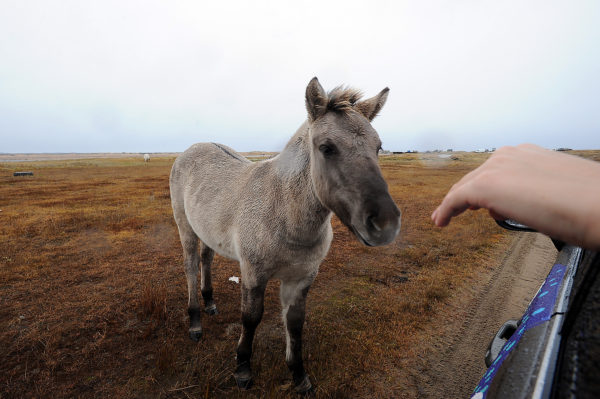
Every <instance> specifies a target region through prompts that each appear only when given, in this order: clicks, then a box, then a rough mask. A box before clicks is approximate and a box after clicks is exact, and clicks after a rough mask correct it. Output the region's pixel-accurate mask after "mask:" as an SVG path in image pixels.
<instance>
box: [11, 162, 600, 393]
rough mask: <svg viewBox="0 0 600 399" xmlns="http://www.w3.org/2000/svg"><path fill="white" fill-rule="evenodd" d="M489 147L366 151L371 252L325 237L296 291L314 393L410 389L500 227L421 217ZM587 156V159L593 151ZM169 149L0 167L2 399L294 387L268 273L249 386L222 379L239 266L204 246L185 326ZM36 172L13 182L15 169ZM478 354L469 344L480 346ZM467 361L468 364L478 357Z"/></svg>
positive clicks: (499, 242) (230, 345)
mask: <svg viewBox="0 0 600 399" xmlns="http://www.w3.org/2000/svg"><path fill="white" fill-rule="evenodd" d="M488 156H489V154H473V153H461V152H454V153H453V158H440V157H439V156H438V155H437V154H401V155H387V156H381V157H380V165H381V168H382V172H383V175H384V177H385V179H386V181H387V182H388V184H389V189H390V193H391V195H392V197H393V198H394V200H395V202H396V203H397V205H398V206H399V208H400V209H401V210H402V213H403V225H402V232H401V233H400V236H399V237H398V238H397V239H396V241H395V242H394V243H392V244H390V245H388V246H385V247H377V248H369V247H365V246H363V245H361V244H360V243H359V242H358V241H357V240H356V239H355V238H354V236H353V234H352V233H351V232H350V231H348V229H347V228H346V227H344V226H343V225H342V224H341V222H340V221H339V220H338V219H336V218H335V217H334V218H333V222H332V223H333V230H334V239H333V242H332V245H331V250H330V252H329V254H328V255H327V258H326V259H325V261H324V262H323V263H322V265H321V267H320V271H319V274H318V276H317V278H316V280H315V282H314V283H313V285H312V288H311V294H310V295H309V297H308V301H307V306H306V310H307V314H306V323H305V329H304V353H305V366H306V370H307V372H308V373H309V374H310V376H311V378H312V380H313V384H314V386H315V388H316V396H317V397H325V398H329V397H374V396H375V397H377V396H381V397H407V398H412V397H417V396H419V395H420V393H421V391H420V386H421V385H422V384H423V381H424V379H423V375H426V374H427V372H428V370H429V368H428V364H431V362H432V361H442V359H431V358H430V357H431V353H432V351H431V348H432V347H433V346H435V345H436V342H437V340H438V339H439V334H440V331H441V329H440V328H439V327H440V326H443V325H444V323H445V320H449V319H451V318H454V317H457V316H456V315H455V314H453V313H452V312H449V309H452V308H453V307H452V304H453V301H455V300H456V299H457V298H459V297H461V296H464V295H469V292H470V288H471V287H473V286H474V285H476V284H477V283H478V276H479V275H480V274H481V273H485V272H486V271H488V272H489V270H491V269H492V268H493V267H494V266H495V265H496V264H497V263H498V262H500V260H501V257H502V253H503V252H504V251H505V250H506V248H507V247H508V245H509V242H510V237H511V234H512V233H510V232H505V231H503V230H502V229H500V228H499V227H497V226H496V224H495V223H494V222H493V221H492V220H490V219H489V217H488V216H487V214H486V213H485V212H484V211H478V212H469V213H467V214H465V215H463V216H461V217H459V218H457V219H456V220H454V221H453V223H452V224H451V225H450V226H449V227H448V228H446V229H437V228H434V227H433V226H432V225H431V222H430V219H429V215H430V213H431V211H432V210H433V209H434V208H435V206H436V205H437V204H438V203H439V201H440V200H441V199H442V197H443V195H444V194H445V193H446V191H447V190H448V188H449V187H450V186H451V185H452V184H453V183H454V182H455V181H457V180H458V179H459V178H460V177H461V176H462V175H464V174H465V173H467V172H469V171H470V170H472V169H474V168H475V167H476V166H478V165H479V164H480V163H481V162H483V160H485V159H486V158H487V157H488ZM591 157H592V158H596V159H598V154H597V153H594V154H593V156H591ZM173 161H174V158H158V157H154V158H153V159H152V162H150V163H147V164H144V162H143V161H141V160H140V159H139V158H131V159H87V160H72V161H64V160H62V161H45V162H28V163H18V162H10V163H0V210H1V211H0V301H1V306H0V396H2V397H120V398H133V397H173V398H179V397H181V398H185V397H215V396H216V397H238V396H240V397H242V396H243V397H267V398H269V397H272V398H275V397H286V396H289V397H295V394H294V393H293V392H292V390H291V386H292V384H291V377H290V374H289V371H288V369H287V366H286V364H285V360H284V359H283V356H282V354H283V353H284V352H285V339H284V338H283V337H284V332H283V328H284V327H283V323H282V320H281V309H280V306H281V305H280V301H279V290H278V288H279V287H278V283H277V282H276V281H272V282H270V283H269V285H268V287H267V290H266V294H265V313H264V317H263V321H262V323H261V324H260V326H259V327H258V330H257V332H256V340H255V343H254V358H253V367H254V369H255V372H256V373H257V374H260V378H259V379H256V381H255V385H254V387H253V388H252V389H250V390H249V391H247V392H242V391H240V390H239V388H238V387H237V385H236V383H235V381H234V379H233V377H232V374H233V371H234V370H235V367H236V365H235V359H234V352H235V346H236V342H237V340H238V337H239V334H240V329H241V324H240V311H239V307H240V290H239V286H238V285H237V284H235V283H234V282H232V281H229V277H231V276H239V266H238V264H237V262H234V261H230V260H227V259H225V258H222V257H219V256H216V257H215V260H214V263H213V268H212V270H213V286H214V295H215V300H216V301H217V302H218V303H219V314H218V315H216V316H214V317H210V318H205V319H204V324H203V329H204V335H203V337H202V339H201V340H200V341H199V342H198V343H195V342H192V341H190V340H189V338H188V336H187V324H188V320H187V318H188V316H187V312H186V310H185V303H186V302H187V288H186V282H185V276H184V274H183V273H182V264H183V259H182V252H181V245H180V243H179V238H178V234H177V228H176V226H175V223H174V221H173V215H172V210H171V204H170V198H169V172H170V169H171V165H172V164H173ZM23 169H27V170H31V171H33V172H34V176H33V177H31V176H22V177H15V176H13V172H14V171H17V170H23ZM482 356H483V354H482ZM475 361H477V362H480V361H482V360H481V359H476V360H475Z"/></svg>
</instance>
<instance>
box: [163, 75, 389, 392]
mask: <svg viewBox="0 0 600 399" xmlns="http://www.w3.org/2000/svg"><path fill="white" fill-rule="evenodd" d="M388 91H389V89H388V88H387V87H386V88H385V89H383V90H382V91H381V92H380V93H379V94H377V95H376V96H375V97H372V98H369V99H366V100H362V101H360V99H361V93H360V92H359V91H357V90H355V89H351V88H345V87H342V86H338V87H336V88H335V89H333V90H332V91H330V92H329V93H326V92H325V91H324V89H323V87H322V86H321V84H320V83H319V81H318V79H317V78H316V77H315V78H313V79H312V80H311V81H310V83H309V84H308V86H307V88H306V93H305V101H306V110H307V113H308V117H307V119H306V121H305V122H304V123H303V124H302V125H301V126H300V128H299V129H298V130H297V132H296V133H295V134H294V135H293V137H292V138H291V139H290V140H289V142H288V143H287V145H286V146H285V148H284V149H283V151H281V152H280V153H279V154H278V155H277V156H275V157H273V158H271V159H267V160H263V161H260V162H250V161H249V160H247V159H246V158H244V157H243V156H241V155H240V154H238V153H237V152H235V151H234V150H233V149H231V148H230V147H227V146H225V145H222V144H215V143H199V144H194V145H192V146H191V147H190V148H189V149H187V150H186V151H185V152H183V153H182V154H181V155H180V156H179V157H177V159H176V160H175V162H174V164H173V167H172V170H171V174H170V181H169V183H170V192H171V203H172V207H173V215H174V218H175V222H176V223H177V228H178V230H179V237H180V240H181V245H182V247H183V257H184V267H185V274H186V277H187V288H188V309H187V310H188V315H189V323H190V324H189V325H190V327H189V335H190V338H191V339H193V340H194V341H196V342H197V341H198V340H199V339H200V337H201V335H202V326H201V321H200V319H201V309H200V304H199V301H198V292H197V283H198V271H199V264H200V271H201V273H200V275H201V278H200V291H201V293H202V297H203V299H204V305H205V309H204V311H205V312H206V313H208V314H209V315H214V314H217V307H216V305H215V302H214V300H213V289H212V283H211V263H212V260H213V256H214V254H215V252H216V253H218V254H220V255H222V256H225V257H228V258H230V259H234V260H236V261H238V262H239V264H240V269H241V284H240V287H241V297H242V301H241V302H242V303H241V314H242V317H241V319H242V332H241V336H240V339H239V342H238V345H237V350H236V359H237V363H236V364H237V366H236V369H235V372H234V374H233V375H234V378H235V380H236V383H237V385H238V386H239V387H240V388H244V389H247V388H250V387H251V386H252V383H253V380H252V378H253V375H252V370H251V367H250V359H251V356H252V342H253V339H254V332H255V330H256V328H257V326H258V324H259V323H260V321H261V318H262V315H263V299H264V292H265V287H266V285H267V282H268V281H269V280H271V279H279V280H280V282H281V286H280V297H281V306H282V317H283V323H284V326H285V331H286V355H285V359H286V363H287V365H288V367H289V369H290V371H291V373H292V377H293V382H294V390H295V391H296V392H298V393H301V394H306V393H309V392H313V388H312V383H311V381H310V378H309V376H308V374H307V373H306V372H305V369H304V366H303V361H302V329H303V325H304V320H305V303H306V296H307V294H308V290H309V287H310V286H311V284H312V282H313V280H314V279H315V277H316V275H317V272H318V270H319V265H320V264H321V262H322V261H323V259H324V258H325V256H326V255H327V252H328V251H329V246H330V243H331V240H332V237H333V232H332V228H331V217H332V214H333V213H335V214H336V215H337V216H338V217H339V219H340V220H341V221H342V223H343V224H345V225H346V226H347V227H348V228H349V229H350V230H351V231H352V233H354V235H355V236H356V238H357V239H358V241H359V242H361V243H363V244H365V245H367V246H379V245H386V244H389V243H391V242H392V241H393V240H394V239H395V237H396V236H397V235H398V232H399V231H400V224H401V221H400V219H401V214H400V210H399V209H398V207H397V206H396V204H395V203H394V201H393V200H392V198H391V196H390V194H389V191H388V186H387V183H386V182H385V180H384V179H383V176H382V174H381V170H380V168H379V163H378V151H379V150H380V149H381V141H380V139H379V136H378V134H377V132H376V131H375V129H374V128H373V127H372V126H371V121H372V120H373V118H375V116H376V115H377V114H378V112H379V111H380V110H381V108H382V107H383V105H384V104H385V102H386V99H387V96H388ZM198 249H200V251H198ZM198 252H199V253H200V254H198Z"/></svg>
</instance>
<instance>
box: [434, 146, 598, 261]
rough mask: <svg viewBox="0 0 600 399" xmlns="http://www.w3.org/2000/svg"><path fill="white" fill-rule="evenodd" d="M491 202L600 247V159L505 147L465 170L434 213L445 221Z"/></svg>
mask: <svg viewBox="0 0 600 399" xmlns="http://www.w3.org/2000/svg"><path fill="white" fill-rule="evenodd" d="M479 208H485V209H487V210H488V211H489V212H490V215H491V216H492V217H493V218H495V219H498V220H503V219H513V220H516V221H518V222H520V223H522V224H526V225H528V226H530V227H532V228H534V229H536V230H538V231H540V232H542V233H545V234H547V235H549V236H551V237H553V238H557V239H560V240H563V241H565V242H568V243H572V244H576V245H580V246H583V247H586V248H592V249H598V248H600V163H598V162H594V161H590V160H586V159H583V158H579V157H575V156H572V155H567V154H563V153H559V152H555V151H550V150H546V149H543V148H541V147H538V146H536V145H532V144H522V145H519V146H517V147H503V148H500V149H499V150H497V151H496V152H495V153H494V154H493V155H492V156H491V157H490V158H489V159H488V160H487V161H486V162H484V163H483V164H482V165H481V166H480V167H478V168H477V169H475V170H473V171H472V172H470V173H468V174H467V175H465V176H464V177H463V178H462V179H461V180H460V181H459V182H458V183H456V184H455V185H454V186H453V187H452V188H451V189H450V191H449V192H448V194H446V197H445V198H444V200H443V201H442V203H441V204H440V206H438V208H437V209H436V210H435V211H434V212H433V214H432V215H431V219H432V220H433V222H434V223H435V224H436V225H437V226H440V227H443V226H446V225H448V223H450V219H451V218H452V217H454V216H457V215H459V214H461V213H462V212H464V211H465V210H467V209H473V210H475V209H479Z"/></svg>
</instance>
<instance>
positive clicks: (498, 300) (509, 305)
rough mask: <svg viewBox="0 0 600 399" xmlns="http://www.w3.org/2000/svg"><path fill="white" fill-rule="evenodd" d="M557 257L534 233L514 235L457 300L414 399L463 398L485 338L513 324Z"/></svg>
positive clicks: (476, 374)
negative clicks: (497, 264) (499, 258)
mask: <svg viewBox="0 0 600 399" xmlns="http://www.w3.org/2000/svg"><path fill="white" fill-rule="evenodd" d="M556 255H557V251H556V249H555V248H554V245H553V244H552V241H551V240H550V239H549V238H548V237H546V236H544V235H542V234H537V233H518V234H517V235H516V237H515V239H514V240H513V242H512V244H511V247H510V250H509V251H508V252H507V254H506V256H505V258H504V259H503V261H502V263H501V265H500V267H498V268H496V269H494V270H492V271H491V273H489V274H488V275H484V276H482V279H481V280H480V284H478V285H477V287H475V288H474V289H473V291H472V292H470V293H468V294H467V295H464V296H460V295H459V296H457V298H456V299H455V300H454V302H455V303H453V305H452V308H453V312H451V314H448V315H447V316H448V317H446V318H444V319H446V320H440V323H441V325H440V328H441V331H443V334H441V335H440V339H439V340H438V342H436V343H435V345H434V349H433V350H432V352H431V354H430V356H427V358H428V359H426V362H425V365H424V367H423V374H422V377H421V378H422V380H421V381H419V386H421V387H422V388H421V389H419V391H420V392H419V396H420V397H424V398H469V397H470V395H471V392H472V390H473V389H474V388H475V386H476V385H477V383H478V382H479V379H480V378H481V376H482V375H483V373H484V372H485V370H486V367H485V362H484V356H485V351H486V349H487V346H488V344H489V342H490V340H491V338H492V337H493V336H494V335H495V334H496V332H497V331H498V329H499V327H500V326H501V325H502V324H503V323H504V322H505V321H506V320H508V319H511V318H512V319H518V318H519V317H520V316H521V315H522V314H523V312H524V311H525V310H526V308H527V306H528V305H529V301H530V300H531V299H532V298H533V297H534V296H535V293H536V292H537V290H538V288H539V287H540V285H541V284H542V283H543V281H544V279H545V278H546V275H547V274H548V272H549V271H550V269H551V268H552V265H553V264H554V261H555V259H556Z"/></svg>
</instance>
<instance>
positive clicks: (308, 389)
mask: <svg viewBox="0 0 600 399" xmlns="http://www.w3.org/2000/svg"><path fill="white" fill-rule="evenodd" d="M294 391H295V392H296V393H298V394H300V395H302V396H305V397H313V396H314V394H315V390H314V389H313V386H312V384H311V383H310V378H308V374H304V378H303V379H302V381H300V383H299V384H296V386H295V387H294Z"/></svg>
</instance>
